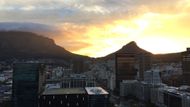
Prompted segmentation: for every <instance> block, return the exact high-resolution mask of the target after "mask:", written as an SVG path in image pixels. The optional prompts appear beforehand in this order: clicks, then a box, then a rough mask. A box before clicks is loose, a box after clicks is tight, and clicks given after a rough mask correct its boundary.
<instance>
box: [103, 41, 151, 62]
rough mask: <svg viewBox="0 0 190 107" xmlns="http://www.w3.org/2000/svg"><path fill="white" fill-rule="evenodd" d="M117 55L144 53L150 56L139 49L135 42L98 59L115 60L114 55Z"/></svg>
mask: <svg viewBox="0 0 190 107" xmlns="http://www.w3.org/2000/svg"><path fill="white" fill-rule="evenodd" d="M117 53H134V54H140V53H146V54H152V53H150V52H148V51H146V50H144V49H141V48H139V47H138V46H137V44H136V42H134V41H132V42H130V43H128V44H127V45H125V46H123V47H122V48H121V49H119V50H118V51H116V52H114V53H112V54H109V55H107V56H105V57H102V58H100V59H105V60H107V59H114V58H115V54H117Z"/></svg>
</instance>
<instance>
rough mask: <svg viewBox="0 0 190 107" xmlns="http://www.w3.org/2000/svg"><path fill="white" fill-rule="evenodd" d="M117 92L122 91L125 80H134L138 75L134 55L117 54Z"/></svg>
mask: <svg viewBox="0 0 190 107" xmlns="http://www.w3.org/2000/svg"><path fill="white" fill-rule="evenodd" d="M115 61H116V64H115V66H116V67H115V68H116V90H120V83H121V82H122V81H123V80H134V79H135V78H136V75H137V69H136V68H135V63H136V58H135V54H133V53H125V54H116V59H115Z"/></svg>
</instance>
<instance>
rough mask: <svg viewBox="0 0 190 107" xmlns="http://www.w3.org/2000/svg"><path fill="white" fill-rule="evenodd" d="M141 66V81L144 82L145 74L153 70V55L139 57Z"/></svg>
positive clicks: (142, 54)
mask: <svg viewBox="0 0 190 107" xmlns="http://www.w3.org/2000/svg"><path fill="white" fill-rule="evenodd" d="M137 60H138V64H139V79H140V80H141V81H143V80H144V72H145V71H147V70H150V69H151V63H152V60H151V55H150V54H147V53H141V54H138V55H137Z"/></svg>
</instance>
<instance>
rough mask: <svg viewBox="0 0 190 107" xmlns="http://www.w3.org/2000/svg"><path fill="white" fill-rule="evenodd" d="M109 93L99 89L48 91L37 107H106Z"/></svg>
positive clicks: (41, 97)
mask: <svg viewBox="0 0 190 107" xmlns="http://www.w3.org/2000/svg"><path fill="white" fill-rule="evenodd" d="M108 99H109V93H108V92H106V91H105V90H104V89H102V88H101V87H86V88H60V89H48V90H45V91H44V92H43V94H42V95H41V96H40V98H39V107H108V104H109V103H108Z"/></svg>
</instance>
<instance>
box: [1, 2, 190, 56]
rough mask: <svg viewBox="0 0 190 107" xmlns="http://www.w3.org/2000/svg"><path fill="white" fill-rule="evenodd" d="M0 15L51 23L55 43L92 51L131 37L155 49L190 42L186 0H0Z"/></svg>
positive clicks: (85, 52)
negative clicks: (54, 30)
mask: <svg viewBox="0 0 190 107" xmlns="http://www.w3.org/2000/svg"><path fill="white" fill-rule="evenodd" d="M0 21H1V22H22V23H39V24H44V25H47V26H51V27H52V28H54V29H57V31H56V32H55V33H51V34H50V35H49V37H51V38H53V39H54V40H55V42H56V44H58V45H60V46H63V47H64V48H65V49H67V50H69V51H71V52H73V53H77V54H82V55H88V56H92V57H100V56H105V55H107V54H109V53H112V52H114V51H116V50H118V49H120V48H121V47H122V46H123V45H125V44H127V43H129V42H130V41H136V42H137V44H138V45H139V46H140V47H141V48H143V49H145V50H147V51H150V52H152V53H155V54H156V53H172V52H180V51H184V50H185V49H186V48H187V47H190V0H14V1H13V0H0Z"/></svg>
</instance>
